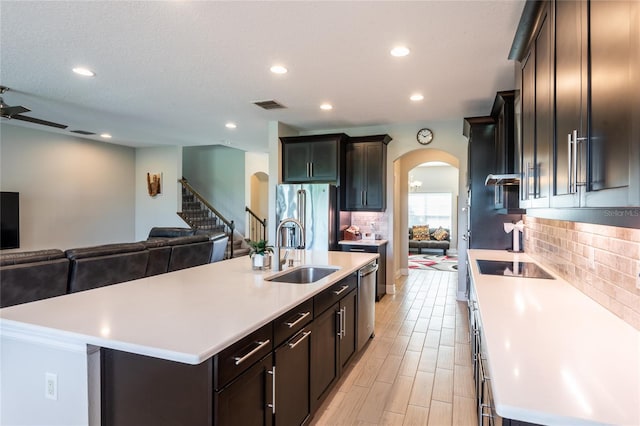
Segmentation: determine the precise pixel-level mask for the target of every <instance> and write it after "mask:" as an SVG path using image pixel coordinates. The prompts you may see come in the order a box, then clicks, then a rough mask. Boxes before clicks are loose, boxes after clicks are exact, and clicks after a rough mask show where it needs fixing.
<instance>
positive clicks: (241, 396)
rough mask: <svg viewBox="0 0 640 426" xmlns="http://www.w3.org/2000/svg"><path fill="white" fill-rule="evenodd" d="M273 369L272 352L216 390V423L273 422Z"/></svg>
mask: <svg viewBox="0 0 640 426" xmlns="http://www.w3.org/2000/svg"><path fill="white" fill-rule="evenodd" d="M273 372H274V369H273V356H272V355H271V354H269V355H268V356H266V357H264V358H263V359H262V360H261V361H260V362H258V363H257V364H255V365H253V366H252V367H250V368H249V369H248V370H247V371H245V372H244V373H242V374H241V375H240V376H239V377H238V378H236V379H235V380H234V381H233V382H231V383H230V384H228V385H227V386H226V387H224V388H223V389H221V390H219V391H217V392H215V394H214V407H213V412H214V413H215V416H214V422H213V424H214V425H220V426H223V425H229V426H232V425H233V426H235V425H256V426H257V425H271V424H273V403H274V394H273V389H274V385H273V383H274V377H273V376H274V374H273ZM164 424H168V423H164ZM175 424H185V425H186V424H190V423H188V422H180V423H175Z"/></svg>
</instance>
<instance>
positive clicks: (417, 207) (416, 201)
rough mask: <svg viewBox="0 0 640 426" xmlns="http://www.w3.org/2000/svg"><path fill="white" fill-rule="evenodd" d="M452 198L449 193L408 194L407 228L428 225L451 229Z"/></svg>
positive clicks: (433, 227)
mask: <svg viewBox="0 0 640 426" xmlns="http://www.w3.org/2000/svg"><path fill="white" fill-rule="evenodd" d="M452 199H453V196H452V194H451V193H450V192H411V193H409V227H411V226H413V225H429V228H432V229H435V228H437V227H438V226H442V227H443V228H447V229H451V211H452Z"/></svg>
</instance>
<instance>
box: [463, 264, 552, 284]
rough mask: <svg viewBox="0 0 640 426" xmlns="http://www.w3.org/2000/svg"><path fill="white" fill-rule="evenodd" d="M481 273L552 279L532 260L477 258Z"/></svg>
mask: <svg viewBox="0 0 640 426" xmlns="http://www.w3.org/2000/svg"><path fill="white" fill-rule="evenodd" d="M476 262H477V263H478V268H479V269H480V273H481V274H483V275H501V276H504V277H519V278H542V279H546V280H554V279H555V278H553V277H552V276H551V275H549V274H548V273H547V271H545V270H544V269H542V268H541V267H539V266H538V265H536V264H535V263H533V262H507V261H502V260H477V261H476Z"/></svg>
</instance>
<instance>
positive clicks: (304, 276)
mask: <svg viewBox="0 0 640 426" xmlns="http://www.w3.org/2000/svg"><path fill="white" fill-rule="evenodd" d="M338 269H339V268H331V267H326V266H300V267H298V268H295V269H292V270H290V271H285V272H283V273H281V274H278V275H276V276H273V277H269V278H265V281H275V282H279V283H292V284H311V283H314V282H316V281H318V280H321V279H322V278H324V277H326V276H327V275H330V274H333V273H334V272H336V271H337V270H338Z"/></svg>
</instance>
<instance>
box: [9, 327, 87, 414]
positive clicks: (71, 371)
mask: <svg viewBox="0 0 640 426" xmlns="http://www.w3.org/2000/svg"><path fill="white" fill-rule="evenodd" d="M0 357H1V358H2V364H3V366H11V368H2V369H0V395H1V400H0V405H1V407H0V408H1V409H0V424H2V425H7V426H8V425H11V426H17V425H33V426H38V425H47V426H74V425H87V424H89V416H90V413H89V410H90V408H89V398H90V392H89V384H88V383H89V379H88V370H87V369H88V360H87V347H86V345H77V344H73V345H71V344H69V345H66V344H64V343H60V342H46V341H44V340H42V339H39V338H36V339H34V340H33V341H28V340H24V339H22V338H20V339H14V338H12V337H8V336H7V333H5V334H4V335H3V336H2V343H1V344H0ZM46 373H53V374H56V375H57V381H58V399H57V400H51V399H47V398H45V377H46Z"/></svg>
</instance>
